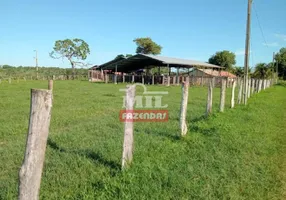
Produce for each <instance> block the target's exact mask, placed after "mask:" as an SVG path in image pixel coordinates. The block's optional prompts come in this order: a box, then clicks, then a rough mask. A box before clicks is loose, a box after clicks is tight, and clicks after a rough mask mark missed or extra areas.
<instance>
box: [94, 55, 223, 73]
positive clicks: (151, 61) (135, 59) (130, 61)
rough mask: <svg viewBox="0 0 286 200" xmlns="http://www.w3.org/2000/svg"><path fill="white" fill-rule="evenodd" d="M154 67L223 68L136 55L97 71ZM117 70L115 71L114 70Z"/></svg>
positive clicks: (123, 70)
mask: <svg viewBox="0 0 286 200" xmlns="http://www.w3.org/2000/svg"><path fill="white" fill-rule="evenodd" d="M154 66H161V67H177V68H193V67H200V68H210V69H214V68H216V69H221V68H223V67H220V66H217V65H212V64H209V63H205V62H200V61H195V60H187V59H178V58H171V57H163V56H154V55H146V54H136V55H134V56H131V57H129V58H120V59H114V60H112V61H109V62H107V63H104V64H102V65H99V66H98V69H103V70H113V71H115V70H117V71H118V72H131V71H136V70H138V69H143V68H152V67H154ZM116 68H117V69H116Z"/></svg>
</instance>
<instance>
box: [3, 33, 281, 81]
mask: <svg viewBox="0 0 286 200" xmlns="http://www.w3.org/2000/svg"><path fill="white" fill-rule="evenodd" d="M133 42H135V44H136V46H137V47H136V50H135V52H136V53H143V54H152V55H159V54H160V53H161V51H162V48H163V47H162V46H161V45H159V44H157V43H156V42H154V41H153V40H152V39H151V38H150V37H142V38H136V39H134V40H133ZM89 54H90V49H89V45H88V44H87V43H86V42H85V41H84V40H82V39H78V38H75V39H64V40H57V41H56V42H55V44H54V47H53V51H52V52H51V53H50V56H51V57H52V58H54V59H63V58H65V59H67V60H68V61H69V63H70V64H71V69H62V68H55V67H50V68H49V67H47V68H46V67H42V68H41V67H40V68H39V73H40V74H43V75H62V74H65V75H70V74H72V75H73V76H75V75H77V74H81V75H82V74H84V73H85V74H86V73H87V69H76V67H78V66H81V67H87V66H89V64H88V63H85V62H84V60H86V58H87V56H88V55H89ZM131 56H132V54H125V55H123V54H120V55H117V56H116V57H115V59H118V58H128V57H131ZM274 60H275V61H274V62H270V63H258V64H257V65H256V66H255V69H254V70H253V71H249V72H250V75H251V77H254V78H270V77H272V75H273V73H274V72H276V69H278V76H279V77H280V78H282V79H286V48H281V49H280V51H279V52H278V53H276V54H275V59H274ZM208 62H209V63H211V64H214V65H219V66H221V67H224V68H225V70H226V71H229V72H232V73H234V74H235V75H237V76H243V74H244V71H243V67H238V66H235V64H236V56H235V53H233V52H231V51H227V50H223V51H218V52H216V53H215V54H214V55H212V56H211V57H210V58H209V60H208ZM162 70H164V68H162ZM151 71H153V73H156V72H157V69H156V68H153V69H151ZM17 73H20V74H23V73H28V74H35V73H36V72H35V68H34V67H26V68H22V67H17V68H13V67H9V66H4V67H2V69H0V77H1V76H3V75H4V74H5V75H6V76H11V75H15V74H17Z"/></svg>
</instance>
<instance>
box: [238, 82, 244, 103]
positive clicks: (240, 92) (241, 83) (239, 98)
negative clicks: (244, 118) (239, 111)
mask: <svg viewBox="0 0 286 200" xmlns="http://www.w3.org/2000/svg"><path fill="white" fill-rule="evenodd" d="M242 89H243V79H240V81H239V90H238V98H237V104H241V98H242Z"/></svg>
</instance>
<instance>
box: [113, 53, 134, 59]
mask: <svg viewBox="0 0 286 200" xmlns="http://www.w3.org/2000/svg"><path fill="white" fill-rule="evenodd" d="M131 56H133V55H132V54H125V55H123V54H119V55H117V56H116V57H115V58H114V59H118V58H129V57H131Z"/></svg>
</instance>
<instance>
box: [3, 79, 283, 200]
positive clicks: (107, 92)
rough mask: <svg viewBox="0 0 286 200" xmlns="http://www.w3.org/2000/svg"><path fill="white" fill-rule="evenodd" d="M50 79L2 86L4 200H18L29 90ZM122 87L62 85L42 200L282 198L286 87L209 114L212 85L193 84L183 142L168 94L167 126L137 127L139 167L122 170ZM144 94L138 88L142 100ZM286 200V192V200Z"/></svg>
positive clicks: (175, 96) (176, 96)
mask: <svg viewBox="0 0 286 200" xmlns="http://www.w3.org/2000/svg"><path fill="white" fill-rule="evenodd" d="M46 87H47V81H27V82H21V83H12V84H10V85H9V84H7V83H2V84H0V158H1V160H0V199H16V198H17V187H18V170H19V168H20V166H21V164H22V160H23V156H24V150H25V142H26V136H27V129H28V120H29V109H30V88H46ZM120 88H124V85H122V84H121V85H120V84H119V85H113V84H98V83H89V82H87V81H56V82H54V102H53V108H52V120H51V127H50V135H49V140H48V146H47V151H46V159H45V165H44V171H43V176H42V182H41V191H40V198H41V199H283V192H284V195H285V189H286V187H285V179H286V177H285V170H286V167H285V163H286V156H285V155H286V148H285V144H286V131H285V130H286V87H283V86H275V87H273V88H269V89H267V90H266V91H262V92H261V93H260V94H255V95H254V96H252V97H251V98H250V99H249V101H248V103H249V104H248V105H247V106H243V105H239V106H236V107H235V108H234V109H229V106H230V93H231V90H230V89H228V90H227V99H226V107H227V109H226V110H225V112H224V113H218V108H219V96H220V94H219V89H218V88H216V89H215V90H214V104H213V108H214V114H213V115H212V116H210V117H209V118H207V119H205V118H204V117H203V115H204V113H205V107H206V98H207V89H206V88H203V87H192V88H190V91H189V103H188V112H187V122H188V129H189V130H188V133H187V136H186V137H185V138H180V137H178V135H179V133H180V131H179V110H180V99H181V90H180V87H178V86H171V87H164V86H148V89H150V90H151V91H157V90H160V91H168V92H169V95H167V96H166V97H163V103H164V104H168V110H169V121H168V122H165V123H140V122H138V123H136V124H135V126H134V136H135V150H134V160H133V161H134V162H133V165H132V167H131V168H130V169H129V170H126V171H121V169H120V165H121V155H122V143H123V124H122V123H121V122H119V118H118V117H119V110H120V109H122V96H123V95H124V93H122V92H120V91H119V89H120ZM140 91H141V92H142V89H138V90H137V94H140ZM284 198H286V196H284Z"/></svg>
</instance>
